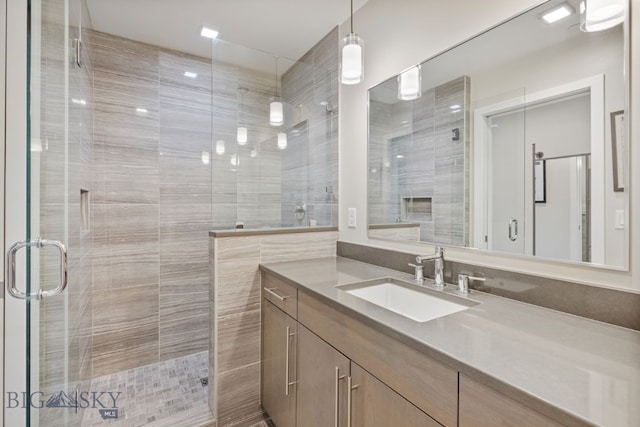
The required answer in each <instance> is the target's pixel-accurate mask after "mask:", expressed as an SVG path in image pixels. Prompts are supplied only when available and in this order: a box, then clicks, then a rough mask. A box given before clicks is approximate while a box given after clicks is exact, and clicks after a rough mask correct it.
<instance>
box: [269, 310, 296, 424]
mask: <svg viewBox="0 0 640 427" xmlns="http://www.w3.org/2000/svg"><path fill="white" fill-rule="evenodd" d="M296 330H297V322H296V321H295V320H293V319H292V318H291V317H289V316H287V315H286V314H285V313H284V312H283V311H281V310H280V309H279V308H277V307H276V306H274V305H273V304H272V303H270V302H269V301H266V300H263V306H262V387H261V401H262V407H263V408H264V410H265V411H266V412H267V413H268V414H269V416H270V417H271V419H272V420H273V422H274V423H275V424H276V426H278V427H295V425H296V424H295V423H296V387H295V384H290V383H293V382H294V381H295V360H296V354H295V353H296V342H295V338H296V335H295V334H296Z"/></svg>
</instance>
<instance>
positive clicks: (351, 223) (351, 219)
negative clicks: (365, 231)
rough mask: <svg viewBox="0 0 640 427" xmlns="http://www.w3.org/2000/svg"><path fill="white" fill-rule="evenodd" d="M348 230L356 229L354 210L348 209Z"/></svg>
mask: <svg viewBox="0 0 640 427" xmlns="http://www.w3.org/2000/svg"><path fill="white" fill-rule="evenodd" d="M348 212H349V228H356V208H349V211H348Z"/></svg>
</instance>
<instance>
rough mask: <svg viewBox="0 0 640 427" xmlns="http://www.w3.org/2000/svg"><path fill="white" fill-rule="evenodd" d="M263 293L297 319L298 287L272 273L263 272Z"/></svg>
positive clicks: (266, 297) (267, 298)
mask: <svg viewBox="0 0 640 427" xmlns="http://www.w3.org/2000/svg"><path fill="white" fill-rule="evenodd" d="M262 295H264V298H265V299H266V300H267V301H271V302H272V303H273V305H275V306H276V307H278V308H279V309H280V310H282V311H284V312H285V313H287V314H288V315H289V316H291V317H293V318H294V319H296V318H297V317H298V289H297V288H296V287H295V286H293V285H291V284H289V283H287V282H285V281H284V280H281V279H279V278H277V277H275V276H273V275H271V274H268V273H262Z"/></svg>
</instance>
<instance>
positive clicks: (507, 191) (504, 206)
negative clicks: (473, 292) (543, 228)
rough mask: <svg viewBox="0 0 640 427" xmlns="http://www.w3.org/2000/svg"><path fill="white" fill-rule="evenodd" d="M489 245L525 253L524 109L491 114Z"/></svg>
mask: <svg viewBox="0 0 640 427" xmlns="http://www.w3.org/2000/svg"><path fill="white" fill-rule="evenodd" d="M488 120H489V133H490V135H489V144H488V159H489V162H488V164H489V165H490V166H489V168H488V170H487V176H488V188H489V194H488V199H489V200H488V210H489V215H488V218H489V228H488V234H487V247H488V248H489V249H490V250H493V251H500V252H510V253H517V254H524V253H525V238H524V235H525V233H524V232H525V194H527V192H526V191H525V179H524V175H525V174H524V173H523V171H524V170H525V144H524V111H523V110H521V109H518V110H515V111H512V112H509V113H506V114H500V115H496V116H490V117H489V118H488Z"/></svg>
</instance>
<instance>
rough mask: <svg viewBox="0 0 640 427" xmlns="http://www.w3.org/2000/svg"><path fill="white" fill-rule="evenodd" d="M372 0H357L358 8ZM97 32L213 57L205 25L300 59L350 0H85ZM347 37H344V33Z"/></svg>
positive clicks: (236, 40) (224, 36) (230, 38)
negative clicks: (206, 37) (202, 29)
mask: <svg viewBox="0 0 640 427" xmlns="http://www.w3.org/2000/svg"><path fill="white" fill-rule="evenodd" d="M366 1H367V0H354V10H358V9H359V8H360V7H361V6H362V5H364V4H365V3H366ZM86 4H87V8H88V11H89V15H90V19H91V27H92V28H93V29H94V30H97V31H102V32H105V33H109V34H114V35H118V36H121V37H125V38H128V39H132V40H137V41H140V42H144V43H149V44H153V45H157V46H162V47H165V48H169V49H175V50H179V51H182V52H187V53H191V54H194V55H198V56H202V57H211V41H210V40H208V39H205V38H203V37H201V36H200V27H201V26H202V25H206V26H208V27H211V28H213V29H215V30H217V31H219V36H218V37H219V38H220V39H221V40H224V41H227V42H231V43H233V44H237V45H241V46H244V47H249V48H251V49H256V50H259V51H263V52H267V53H270V54H274V55H276V56H279V57H284V58H289V59H298V58H300V57H301V56H302V55H303V54H304V53H305V52H307V51H308V50H309V49H310V48H311V47H313V46H314V45H315V44H316V43H317V42H318V41H319V40H320V39H321V38H322V37H323V36H325V35H326V34H327V33H328V32H329V31H330V30H331V29H333V28H334V27H335V26H336V25H339V24H341V23H343V22H344V21H346V20H347V19H348V18H349V13H350V3H349V0H86ZM341 36H342V35H341Z"/></svg>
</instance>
